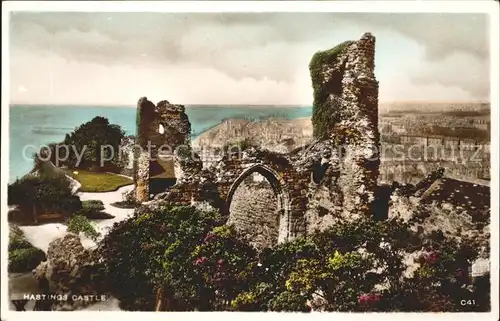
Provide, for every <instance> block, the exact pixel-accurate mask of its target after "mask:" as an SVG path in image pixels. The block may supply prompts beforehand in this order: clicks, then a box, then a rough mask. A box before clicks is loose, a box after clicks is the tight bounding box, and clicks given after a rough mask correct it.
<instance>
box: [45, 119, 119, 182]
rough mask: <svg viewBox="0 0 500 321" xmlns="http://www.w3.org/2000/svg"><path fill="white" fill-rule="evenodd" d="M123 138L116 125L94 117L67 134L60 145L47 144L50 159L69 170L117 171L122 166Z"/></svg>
mask: <svg viewBox="0 0 500 321" xmlns="http://www.w3.org/2000/svg"><path fill="white" fill-rule="evenodd" d="M124 137H125V132H124V131H123V130H122V129H121V127H120V126H119V125H115V124H110V123H109V120H108V119H107V118H105V117H100V116H97V117H94V118H93V119H92V120H91V121H89V122H86V123H84V124H82V125H80V126H79V127H77V128H76V129H75V130H74V131H73V132H71V133H68V134H66V137H65V138H64V141H63V142H61V143H59V144H51V145H49V147H50V160H51V161H52V163H53V164H55V165H56V166H67V167H68V168H71V169H88V170H93V171H111V172H118V171H119V170H120V169H121V168H122V167H123V166H124V165H125V164H124V160H125V157H122V155H120V145H121V143H122V140H123V139H124ZM77 154H78V155H77ZM80 154H81V159H79V157H78V156H79V155H80Z"/></svg>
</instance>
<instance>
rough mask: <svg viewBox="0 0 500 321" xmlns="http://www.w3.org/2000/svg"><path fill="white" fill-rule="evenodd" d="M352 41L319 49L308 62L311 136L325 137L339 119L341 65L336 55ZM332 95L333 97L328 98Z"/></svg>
mask: <svg viewBox="0 0 500 321" xmlns="http://www.w3.org/2000/svg"><path fill="white" fill-rule="evenodd" d="M352 43H353V42H352V41H346V42H343V43H341V44H339V45H337V46H335V47H334V48H332V49H329V50H326V51H320V52H317V53H315V54H314V55H313V57H312V59H311V62H310V63H309V72H310V74H311V81H312V86H313V95H314V102H313V114H312V119H311V120H312V124H313V136H314V137H315V138H317V139H324V138H327V137H328V136H329V134H330V132H329V131H328V130H329V128H330V126H332V125H334V124H335V123H336V122H338V121H339V116H338V114H339V109H340V107H341V106H340V94H341V92H342V77H343V66H340V65H339V61H338V57H339V55H340V54H342V53H343V52H344V50H345V49H346V48H347V47H348V46H349V45H351V44H352ZM326 68H327V69H328V74H329V76H328V77H329V80H328V82H325V78H326V75H325V71H326ZM330 95H333V98H334V99H329V96H330Z"/></svg>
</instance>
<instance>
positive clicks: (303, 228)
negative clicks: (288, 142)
mask: <svg viewBox="0 0 500 321" xmlns="http://www.w3.org/2000/svg"><path fill="white" fill-rule="evenodd" d="M374 55H375V38H374V37H373V36H372V35H371V34H368V33H367V34H364V35H363V36H362V38H361V39H360V40H358V41H348V42H345V43H342V44H340V45H339V46H337V47H335V48H333V49H330V50H327V51H323V52H318V53H316V54H315V55H314V56H313V58H312V60H311V63H310V72H311V79H312V84H313V88H314V107H313V117H312V122H313V128H314V137H315V139H314V141H312V142H310V143H309V144H307V145H306V146H304V148H299V149H297V150H295V151H292V152H291V153H289V154H280V153H276V152H271V151H269V150H265V149H262V148H260V147H259V146H248V147H246V148H245V149H239V150H238V151H236V152H228V153H225V154H224V155H223V156H222V157H221V159H219V160H218V161H217V162H216V163H215V164H212V165H211V166H209V167H207V168H204V169H203V168H202V167H203V164H202V161H201V160H200V159H199V158H198V155H197V154H196V153H195V152H194V151H193V150H192V149H191V148H190V146H189V141H190V137H189V136H190V124H189V120H188V118H187V115H186V114H185V111H184V107H183V106H179V105H171V104H169V103H168V102H165V101H163V102H160V103H159V104H158V105H157V106H154V104H153V103H151V102H149V101H148V100H147V99H146V98H142V99H141V100H140V101H139V104H138V123H137V129H138V131H137V138H138V141H139V144H140V146H141V147H143V151H142V152H140V155H139V157H138V158H137V161H136V166H135V175H134V176H135V180H136V184H137V188H136V197H137V200H139V201H141V202H143V201H146V200H149V199H150V194H156V195H155V197H154V198H155V199H156V200H161V201H168V202H174V203H176V204H196V203H206V204H209V205H211V206H212V207H215V208H217V209H219V210H220V211H221V212H222V213H224V214H227V215H228V216H229V217H230V215H231V213H229V208H230V204H231V201H232V198H233V195H234V193H235V191H236V189H237V188H238V186H239V184H240V183H241V182H242V181H243V180H245V179H246V178H247V177H249V176H250V175H251V174H253V173H255V172H257V173H259V174H261V175H262V176H264V177H265V178H266V179H267V180H268V181H269V183H270V184H271V186H272V188H273V190H274V193H275V194H276V196H277V211H276V215H277V219H278V220H279V231H278V242H280V241H284V240H288V239H292V238H294V237H296V236H299V235H304V234H307V233H310V232H313V231H314V230H316V229H323V228H325V227H327V226H329V225H331V224H334V223H335V221H336V220H339V219H341V220H356V219H358V218H360V217H361V216H363V215H371V213H372V211H371V207H372V204H373V201H374V193H375V188H376V184H377V178H378V170H379V158H378V154H377V152H378V150H379V132H378V82H377V81H376V79H375V75H374ZM160 125H161V127H160ZM148 142H151V144H152V145H162V144H168V145H170V146H172V147H176V146H180V145H184V146H185V147H183V148H184V149H183V151H182V152H178V153H174V154H173V155H170V156H171V158H170V163H169V164H170V165H169V166H172V167H173V168H174V171H175V173H176V175H175V176H176V183H175V185H174V186H172V187H171V188H168V189H167V190H166V191H165V192H162V193H151V184H152V177H154V176H155V175H157V174H153V171H154V168H155V167H158V164H159V165H160V167H161V168H162V169H161V170H160V172H161V171H162V170H163V171H167V169H166V168H165V167H166V166H164V165H165V164H166V163H165V162H163V161H156V160H148V156H149V155H151V156H153V157H155V156H158V154H159V153H158V151H156V150H155V151H153V152H148V149H147V145H148ZM186 146H187V147H186ZM238 228H240V229H241V230H244V231H247V232H249V233H250V234H251V231H252V228H253V227H252V226H240V227H238Z"/></svg>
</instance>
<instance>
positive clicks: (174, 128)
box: [134, 97, 191, 202]
mask: <svg viewBox="0 0 500 321" xmlns="http://www.w3.org/2000/svg"><path fill="white" fill-rule="evenodd" d="M136 136H137V143H136V145H137V146H136V149H135V157H134V181H135V184H136V195H135V196H136V199H137V201H139V202H144V201H147V200H149V197H150V194H151V192H153V191H152V189H154V186H159V190H165V188H164V187H165V186H167V185H172V184H173V183H175V175H174V174H173V172H174V168H173V167H174V159H173V155H174V153H175V151H176V149H178V148H180V147H181V146H183V145H186V146H189V142H190V136H191V124H190V122H189V119H188V116H187V115H186V113H185V108H184V106H182V105H173V104H170V103H169V102H168V101H166V100H164V101H161V102H159V103H158V104H157V105H156V106H155V105H154V104H153V103H152V102H150V101H149V100H148V99H147V98H146V97H143V98H141V99H139V102H138V103H137V134H136ZM172 180H173V181H172Z"/></svg>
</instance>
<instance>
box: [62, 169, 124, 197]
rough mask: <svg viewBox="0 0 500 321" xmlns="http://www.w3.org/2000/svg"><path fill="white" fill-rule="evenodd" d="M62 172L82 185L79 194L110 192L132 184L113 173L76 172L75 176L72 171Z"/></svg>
mask: <svg viewBox="0 0 500 321" xmlns="http://www.w3.org/2000/svg"><path fill="white" fill-rule="evenodd" d="M64 171H65V172H66V174H67V175H68V176H70V177H73V178H74V179H76V180H77V181H78V182H80V184H82V187H81V188H80V191H81V192H112V191H116V190H117V189H118V188H120V187H122V186H126V185H130V184H132V183H133V181H132V180H131V179H130V178H128V177H123V176H120V175H117V174H113V173H102V172H91V171H85V170H77V172H78V174H76V175H75V174H74V173H73V170H70V169H65V170H64Z"/></svg>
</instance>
